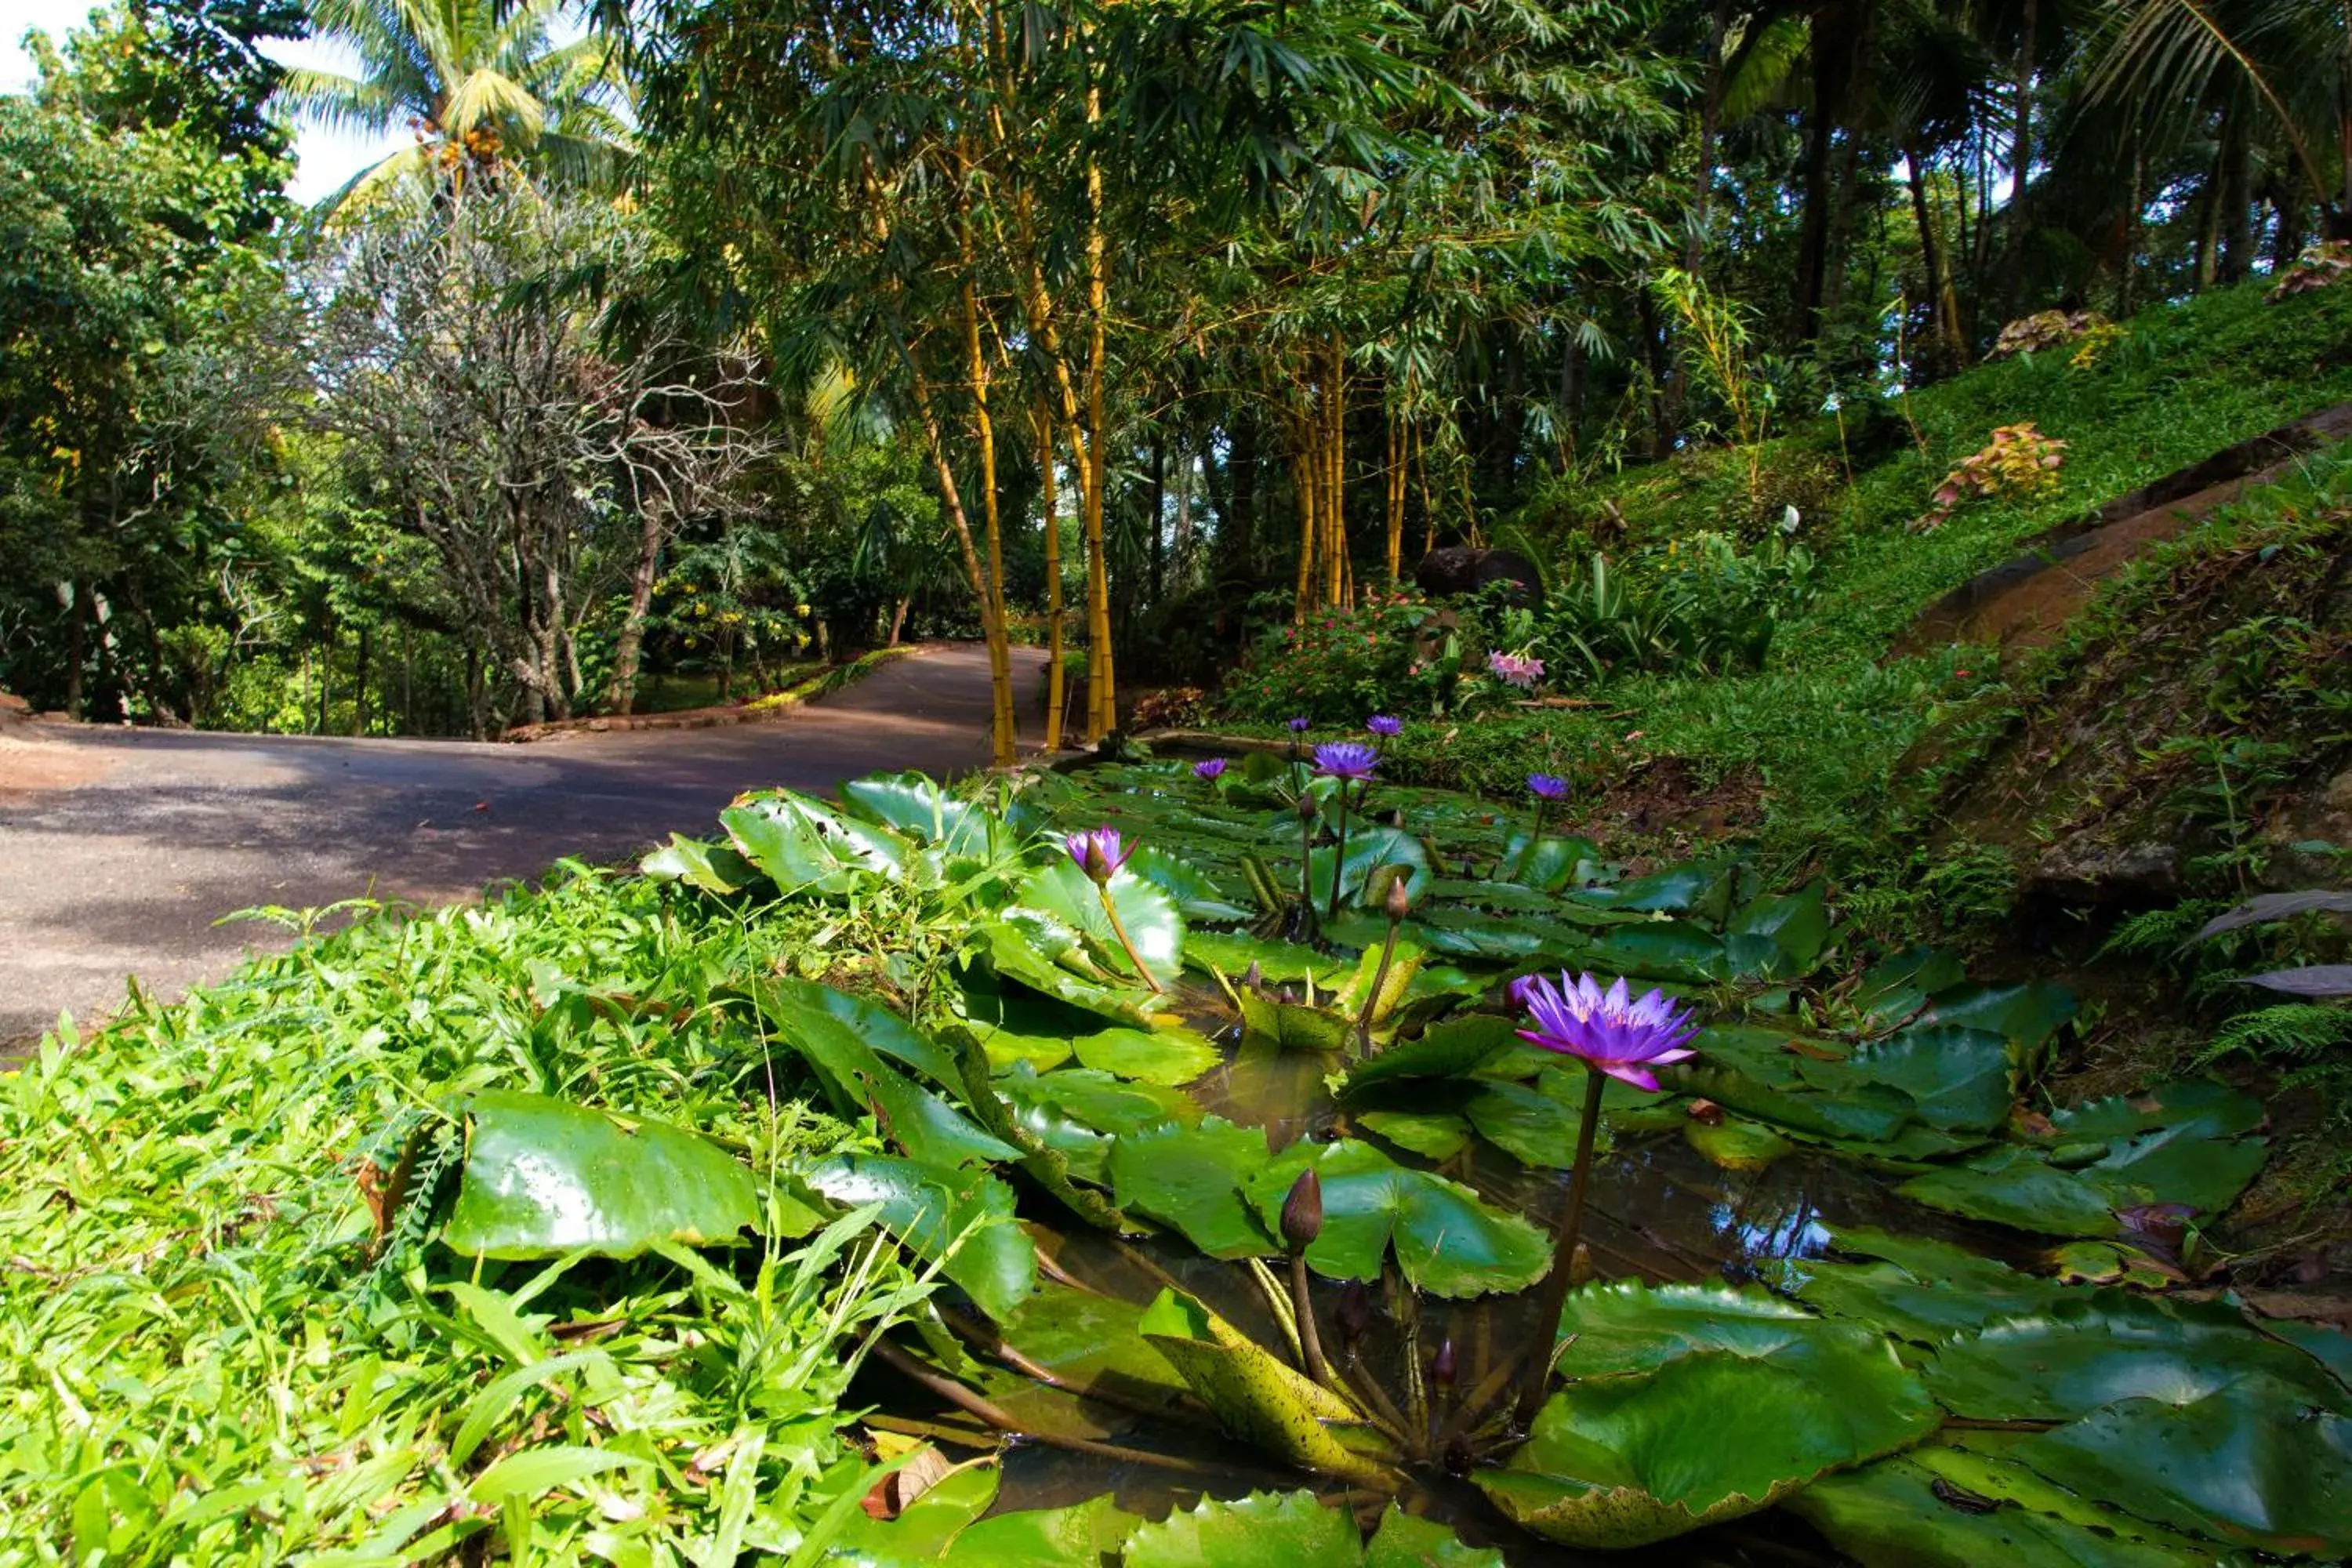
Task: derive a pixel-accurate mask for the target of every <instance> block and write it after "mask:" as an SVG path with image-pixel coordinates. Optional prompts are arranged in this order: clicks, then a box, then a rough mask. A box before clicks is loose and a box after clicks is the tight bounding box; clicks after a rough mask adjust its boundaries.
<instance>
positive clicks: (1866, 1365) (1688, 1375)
mask: <svg viewBox="0 0 2352 1568" xmlns="http://www.w3.org/2000/svg"><path fill="white" fill-rule="evenodd" d="M1826 1326H1828V1327H1832V1328H1834V1327H1838V1325H1826ZM1859 1332H1860V1331H1855V1330H1852V1329H1848V1330H1846V1334H1847V1335H1848V1336H1852V1335H1853V1334H1856V1333H1859ZM1864 1338H1866V1339H1867V1340H1868V1341H1869V1342H1868V1343H1867V1344H1864V1343H1863V1342H1860V1341H1857V1340H1854V1339H1853V1338H1851V1337H1848V1338H1843V1339H1828V1338H1822V1339H1812V1340H1805V1341H1800V1343H1801V1344H1803V1345H1804V1347H1805V1353H1804V1354H1802V1356H1801V1357H1791V1356H1789V1355H1783V1354H1775V1355H1766V1356H1750V1355H1741V1354H1736V1353H1733V1352H1729V1351H1721V1350H1695V1351H1690V1352H1687V1353H1684V1354H1678V1355H1676V1356H1675V1357H1674V1358H1673V1359H1672V1360H1670V1361H1667V1362H1666V1363H1664V1364H1663V1365H1660V1366H1657V1367H1656V1368H1655V1369H1654V1370H1651V1371H1646V1372H1639V1373H1630V1374H1627V1375H1623V1376H1617V1377H1609V1378H1601V1379H1597V1380H1590V1381H1587V1382H1584V1383H1580V1384H1576V1385H1575V1386H1574V1387H1572V1388H1571V1389H1570V1390H1569V1391H1568V1392H1567V1393H1565V1394H1558V1395H1555V1396H1554V1397H1553V1398H1552V1399H1551V1400H1550V1401H1549V1403H1547V1404H1546V1405H1544V1407H1543V1410H1542V1412H1541V1413H1540V1414H1538V1415H1537V1417H1536V1424H1535V1430H1534V1432H1533V1433H1532V1434H1531V1435H1530V1436H1529V1437H1528V1441H1527V1443H1526V1444H1525V1445H1524V1446H1523V1447H1521V1448H1520V1449H1519V1450H1518V1451H1517V1453H1515V1454H1514V1455H1513V1456H1512V1457H1511V1461H1510V1465H1509V1468H1506V1469H1500V1470H1482V1471H1479V1472H1476V1473H1475V1474H1474V1475H1473V1476H1472V1478H1471V1479H1473V1480H1474V1481H1475V1482H1476V1483H1477V1485H1478V1487H1479V1489H1481V1490H1482V1491H1484V1492H1486V1495H1487V1497H1489V1498H1490V1499H1492V1500H1494V1502H1495V1504H1496V1506H1497V1507H1498V1508H1500V1509H1501V1510H1503V1511H1504V1512H1505V1513H1506V1514H1507V1515H1509V1516H1510V1517H1511V1518H1512V1519H1514V1520H1516V1521H1517V1522H1519V1523H1520V1524H1522V1525H1525V1526H1526V1527H1527V1528H1528V1529H1529V1530H1532V1531H1536V1532H1537V1533H1538V1534H1539V1535H1543V1536H1546V1537H1548V1538H1549V1539H1551V1540H1554V1541H1559V1542H1565V1543H1567V1544H1569V1545H1572V1546H1586V1547H1600V1548H1622V1547H1631V1546H1643V1545H1647V1544H1649V1543H1650V1542H1656V1541H1663V1540H1665V1539H1667V1538H1669V1537H1671V1536H1675V1535H1681V1534H1684V1533H1685V1532H1686V1531H1692V1530H1696V1529H1698V1528H1699V1527H1700V1526H1702V1525H1706V1524H1711V1523H1714V1522H1717V1521H1720V1520H1726V1519H1736V1518H1738V1517H1739V1516H1741V1515H1743V1514H1749V1513H1754V1512H1757V1511H1759V1510H1762V1509H1766V1508H1769V1507H1771V1506H1772V1505H1773V1504H1775V1503H1777V1502H1779V1501H1780V1500H1782V1499H1784V1498H1787V1497H1789V1496H1790V1495H1792V1494H1794V1493H1797V1492H1799V1491H1801V1490H1802V1489H1804V1488H1805V1487H1807V1486H1809V1485H1811V1483H1812V1482H1813V1481H1814V1480H1815V1479H1817V1478H1819V1477H1820V1476H1822V1475H1823V1474H1825V1473H1826V1472H1828V1471H1831V1470H1835V1469H1841V1468H1845V1467H1848V1466H1852V1465H1858V1464H1861V1463H1864V1462H1865V1461H1867V1460H1869V1459H1873V1458H1878V1457H1880V1456H1882V1455H1885V1454H1888V1453H1892V1452H1895V1451H1896V1450H1898V1449H1901V1448H1905V1447H1909V1446H1910V1445H1912V1444H1914V1443H1916V1442H1917V1441H1919V1440H1920V1439H1921V1438H1922V1437H1924V1436H1927V1434H1928V1433H1929V1432H1931V1431H1933V1430H1934V1429H1935V1426H1936V1424H1937V1414H1936V1410H1935V1406H1934V1404H1933V1402H1932V1401H1930V1400H1929V1399H1928V1398H1927V1394H1926V1393H1925V1391H1924V1390H1922V1389H1921V1388H1920V1387H1919V1385H1918V1382H1917V1380H1916V1378H1914V1377H1913V1376H1912V1375H1911V1374H1910V1373H1908V1372H1906V1371H1905V1370H1904V1368H1903V1365H1902V1363H1899V1362H1898V1361H1896V1360H1895V1353H1894V1352H1893V1350H1892V1349H1891V1348H1890V1347H1889V1346H1888V1345H1887V1343H1886V1342H1885V1340H1883V1339H1879V1338H1878V1337H1877V1336H1875V1335H1865V1336H1864ZM1573 1348H1574V1347H1573V1346H1571V1350H1572V1349H1573Z"/></svg>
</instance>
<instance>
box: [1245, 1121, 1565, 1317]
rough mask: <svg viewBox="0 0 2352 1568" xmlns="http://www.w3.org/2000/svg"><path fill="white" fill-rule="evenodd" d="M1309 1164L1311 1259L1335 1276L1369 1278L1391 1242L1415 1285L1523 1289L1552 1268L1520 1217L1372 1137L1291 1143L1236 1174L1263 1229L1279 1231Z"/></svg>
mask: <svg viewBox="0 0 2352 1568" xmlns="http://www.w3.org/2000/svg"><path fill="white" fill-rule="evenodd" d="M1310 1166H1312V1167H1313V1168H1314V1170H1315V1172H1316V1173H1317V1175H1318V1178H1319V1179H1320V1180H1321V1182H1322V1185H1323V1233H1322V1235H1320V1236H1319V1237H1317V1238H1316V1240H1315V1243H1314V1245H1312V1246H1310V1247H1307V1265H1308V1266H1309V1267H1310V1268H1313V1269H1315V1271H1316V1272H1318V1273H1319V1274H1323V1275H1327V1276H1328V1277H1329V1278H1331V1279H1378V1278H1379V1277H1380V1271H1381V1258H1383V1257H1384V1256H1386V1254H1387V1252H1388V1250H1389V1248H1390V1247H1391V1244H1393V1246H1394V1247H1395V1248H1396V1259H1397V1267H1398V1268H1399V1269H1400V1270H1402V1272H1403V1274H1404V1277H1405V1279H1406V1280H1407V1282H1409V1283H1410V1284H1411V1285H1412V1287H1413V1288H1414V1289H1417V1290H1424V1291H1427V1292H1428V1293H1430V1294H1431V1295H1433V1296H1446V1297H1465V1296H1482V1295H1486V1294H1487V1293H1488V1292H1490V1291H1511V1290H1521V1289H1526V1288H1527V1287H1528V1286H1529V1285H1532V1284H1534V1283H1535V1282H1536V1281H1537V1280H1538V1279H1541V1278H1542V1277H1543V1274H1544V1271H1545V1270H1546V1269H1547V1268H1549V1267H1550V1263H1551V1244H1550V1242H1549V1239H1547V1238H1546V1237H1544V1235H1543V1233H1542V1232H1540V1231H1538V1230H1537V1229H1536V1228H1535V1227H1534V1226H1531V1225H1529V1224H1528V1222H1527V1221H1525V1220H1523V1219H1521V1218H1519V1217H1518V1216H1517V1215H1510V1214H1505V1213H1503V1212H1502V1211H1500V1210H1498V1209H1496V1208H1494V1207H1492V1206H1490V1205H1488V1204H1487V1203H1486V1201H1485V1200H1484V1199H1482V1198H1480V1197H1479V1196H1478V1194H1476V1193H1474V1192H1472V1191H1471V1190H1470V1189H1469V1188H1468V1187H1465V1186H1463V1185H1461V1184H1459V1183H1455V1182H1449V1181H1447V1180H1445V1179H1444V1177H1442V1176H1437V1175H1433V1174H1432V1173H1429V1172H1427V1171H1416V1170H1412V1169H1410V1168H1408V1167H1406V1166H1403V1165H1400V1164H1398V1163H1396V1162H1395V1161H1393V1160H1391V1159H1390V1158H1389V1157H1388V1156H1387V1155H1386V1154H1383V1153H1381V1152H1380V1151H1379V1150H1378V1149H1376V1148H1374V1147H1372V1145H1370V1144H1369V1143H1364V1142H1357V1141H1355V1140H1353V1139H1345V1140H1342V1141H1340V1142H1336V1143H1312V1142H1301V1143H1294V1144H1292V1145H1291V1146H1290V1147H1289V1148H1288V1149H1286V1150H1284V1151H1283V1152H1281V1153H1280V1154H1278V1155H1276V1156H1275V1157H1274V1158H1273V1159H1272V1160H1271V1161H1266V1162H1264V1163H1263V1165H1262V1168H1259V1169H1256V1170H1254V1171H1240V1170H1237V1171H1236V1176H1237V1178H1238V1179H1239V1180H1240V1181H1241V1182H1242V1183H1243V1184H1244V1188H1245V1191H1246V1193H1247V1194H1248V1197H1249V1200H1250V1202H1251V1204H1252V1205H1254V1206H1255V1210H1256V1212H1257V1216H1258V1218H1259V1220H1260V1221H1261V1223H1262V1224H1263V1225H1264V1226H1265V1231H1266V1234H1268V1235H1269V1236H1276V1235H1279V1234H1280V1233H1281V1231H1280V1226H1281V1218H1282V1205H1283V1200H1284V1199H1285V1198H1286V1197H1287V1196H1288V1195H1289V1194H1290V1189H1291V1185H1292V1184H1293V1183H1295V1182H1296V1181H1297V1179H1298V1176H1299V1174H1300V1173H1302V1172H1304V1171H1306V1170H1307V1168H1308V1167H1310Z"/></svg>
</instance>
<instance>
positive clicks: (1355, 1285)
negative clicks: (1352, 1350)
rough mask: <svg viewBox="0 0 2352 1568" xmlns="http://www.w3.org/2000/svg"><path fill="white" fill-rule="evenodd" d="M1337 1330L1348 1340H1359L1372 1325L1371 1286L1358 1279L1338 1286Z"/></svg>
mask: <svg viewBox="0 0 2352 1568" xmlns="http://www.w3.org/2000/svg"><path fill="white" fill-rule="evenodd" d="M1371 1326H1372V1288H1371V1287H1370V1286H1369V1285H1367V1284H1365V1283H1364V1282H1363V1281H1362V1280H1360V1279H1350V1280H1349V1281H1348V1282H1347V1283H1346V1284H1345V1285H1342V1286H1340V1287H1339V1331H1340V1332H1341V1333H1343V1334H1345V1335H1347V1336H1348V1338H1349V1341H1351V1342H1352V1341H1355V1340H1360V1339H1362V1338H1363V1337H1364V1334H1365V1332H1366V1331H1369V1330H1370V1328H1371Z"/></svg>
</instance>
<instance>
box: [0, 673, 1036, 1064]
mask: <svg viewBox="0 0 2352 1568" xmlns="http://www.w3.org/2000/svg"><path fill="white" fill-rule="evenodd" d="M1014 651H1015V658H1016V659H1018V660H1019V663H1018V665H1017V668H1016V676H1017V679H1019V681H1020V689H1021V690H1022V692H1023V694H1024V697H1025V696H1027V695H1028V694H1030V693H1033V692H1034V691H1035V690H1036V689H1037V686H1038V681H1037V678H1036V673H1037V669H1038V667H1039V665H1040V663H1041V662H1042V658H1041V657H1040V656H1038V655H1036V654H1034V653H1028V652H1026V650H1021V649H1016V650H1014ZM1023 728H1024V732H1025V733H1024V739H1025V740H1027V741H1029V742H1030V743H1032V744H1034V742H1035V739H1036V736H1037V735H1038V733H1039V732H1040V731H1042V729H1043V722H1042V720H1041V719H1039V718H1038V717H1037V716H1036V715H1034V714H1025V715H1024V721H1023ZM987 731H988V665H987V659H986V658H985V656H984V655H983V654H982V651H981V650H980V649H979V648H978V647H976V646H972V645H963V644H957V645H943V646H940V647H929V648H926V649H924V650H923V652H922V653H921V654H920V655H919V657H916V658H905V659H900V660H898V662H896V663H893V664H888V665H885V666H884V667H883V668H880V669H878V670H877V671H876V672H875V673H874V674H872V675H870V676H868V677H866V679H864V680H862V681H860V682H858V683H857V684H856V686H853V687H850V688H848V689H846V690H844V691H841V692H838V693H835V695H834V696H833V697H831V698H828V699H826V700H824V701H822V702H818V703H814V704H812V705H810V706H808V707H806V708H803V709H800V710H795V711H793V712H791V713H788V714H786V715H785V716H783V717H782V718H779V719H775V720H771V721H762V722H757V723H750V724H738V725H730V726H725V727H719V728H711V729H700V730H643V731H624V732H619V733H605V734H568V735H564V736H562V737H559V738H556V739H553V740H548V741H542V742H537V743H535V744H531V745H476V744H470V743H467V742H451V741H373V740H371V741H359V740H336V739H325V738H313V737H308V736H277V735H220V734H208V733H196V732H191V731H157V730H122V729H101V728H98V727H94V726H93V727H81V726H68V725H49V724H35V725H30V726H25V727H21V728H18V729H16V730H14V731H10V732H9V733H10V736H11V738H9V739H6V740H0V963H5V975H6V978H5V984H0V1051H5V1049H6V1047H8V1046H10V1045H11V1044H21V1043H22V1042H23V1041H24V1040H25V1039H26V1037H30V1036H33V1035H37V1034H38V1033H39V1032H40V1031H41V1030H43V1029H45V1028H47V1026H50V1025H52V1024H54V1023H55V1022H56V1020H57V1017H58V1012H59V1011H60V1010H61V1009H69V1010H70V1011H71V1012H72V1013H73V1014H74V1016H76V1017H77V1018H82V1019H89V1018H92V1017H95V1016H98V1015H100V1014H102V1013H104V1012H106V1011H107V1010H109V1009H110V1008H111V1007H112V1006H114V1005H116V1004H118V1003H119V1002H120V1001H121V998H122V995H123V978H124V976H125V975H136V976H138V978H139V981H140V983H141V984H142V985H143V986H146V987H149V988H150V989H152V990H156V991H160V992H163V993H164V994H176V993H177V992H178V991H179V990H180V989H182V988H183V987H184V986H186V985H188V984H193V983H195V982H198V981H202V980H207V979H217V978H219V977H220V976H222V975H224V974H226V973H228V972H229V971H230V970H231V969H233V968H235V967H236V964H237V963H238V962H239V961H240V960H241V959H242V958H243V957H244V955H245V953H246V951H247V948H248V947H257V946H259V947H282V946H283V945H285V942H286V940H287V939H286V938H284V937H283V936H280V935H278V934H277V933H276V932H275V931H274V929H273V928H270V927H267V926H264V925H260V924H257V923H255V922H250V921H237V922H234V923H232V924H229V925H226V926H221V925H216V924H215V921H217V920H218V919H219V918H220V917H221V916H223V915H225V914H227V913H229V912H230V911H232V910H240V909H247V908H253V907H257V906H261V905H272V904H274V905H278V906H282V907H285V908H289V909H306V908H316V907H320V906H323V905H326V904H331V903H333V902H336V901H337V900H343V899H351V898H359V897H370V896H372V897H374V898H378V899H401V900H415V901H418V902H433V903H446V902H452V901H456V900H464V899H467V898H471V897H473V896H475V895H476V894H477V893H478V891H479V890H480V889H481V887H482V885H483V884H484V883H485V882H488V881H491V880H494V879H499V878H509V877H515V878H528V877H534V876H537V875H538V874H539V873H540V872H541V871H543V870H545V869H546V868H547V867H548V865H549V864H550V863H551V862H552V861H554V860H555V859H557V858H560V857H562V856H566V855H576V856H579V857H581V858H585V859H588V860H590V861H595V862H616V861H622V860H625V859H629V858H634V857H635V855H636V854H637V853H638V852H639V851H640V850H642V849H643V848H644V847H646V846H647V845H649V844H653V843H656V842H660V841H662V840H663V839H664V838H666V837H667V835H668V834H669V833H670V832H671V831H672V830H673V829H675V830H677V831H679V832H683V833H688V834H700V833H707V832H709V831H710V830H711V828H712V826H713V819H714V817H715V816H716V815H717V813H718V811H719V808H720V807H721V806H723V805H726V804H727V802H728V801H729V800H730V799H731V798H732V797H733V796H734V795H737V794H739V793H740V792H741V791H743V790H746V789H753V788H759V787H762V786H766V785H772V784H786V785H790V786H791V787H793V788H795V789H802V790H811V791H824V790H830V789H831V788H832V787H833V786H834V785H835V784H839V783H840V782H841V781H843V780H844V779H849V778H855V777H856V776H858V775H859V774H861V773H871V772H873V771H875V770H876V769H880V768H900V767H910V768H920V769H922V770H923V771H925V772H927V773H934V774H944V773H955V772H960V771H962V770H965V769H969V768H972V767H978V766H981V765H983V764H985V763H987V761H988V733H987Z"/></svg>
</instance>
